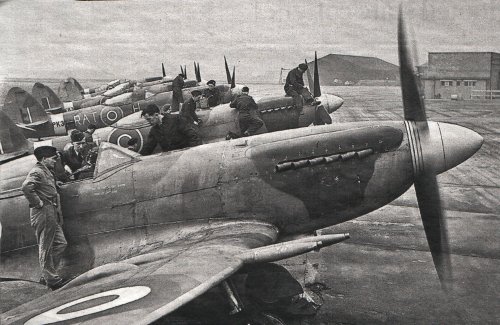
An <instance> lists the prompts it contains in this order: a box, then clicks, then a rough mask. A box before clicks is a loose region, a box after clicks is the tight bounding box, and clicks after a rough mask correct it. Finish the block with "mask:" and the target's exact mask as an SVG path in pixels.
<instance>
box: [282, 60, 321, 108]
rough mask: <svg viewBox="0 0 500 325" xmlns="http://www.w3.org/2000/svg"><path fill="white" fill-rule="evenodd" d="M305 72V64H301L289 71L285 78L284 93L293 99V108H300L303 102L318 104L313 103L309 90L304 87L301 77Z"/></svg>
mask: <svg viewBox="0 0 500 325" xmlns="http://www.w3.org/2000/svg"><path fill="white" fill-rule="evenodd" d="M306 70H307V64H305V63H301V64H299V66H298V67H297V68H294V69H292V70H290V71H289V72H288V75H287V76H286V83H285V93H286V95H287V96H291V97H293V100H294V103H295V106H296V107H298V108H302V106H303V101H305V102H306V103H307V104H311V105H317V104H319V103H318V102H315V101H314V98H313V97H312V95H311V93H310V92H309V90H307V88H305V87H304V79H303V78H302V76H303V74H304V72H306Z"/></svg>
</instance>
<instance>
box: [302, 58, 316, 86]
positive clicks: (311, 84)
mask: <svg viewBox="0 0 500 325" xmlns="http://www.w3.org/2000/svg"><path fill="white" fill-rule="evenodd" d="M304 62H305V63H306V65H307V66H309V64H308V63H307V60H304ZM306 73H307V83H308V84H309V89H311V90H312V89H314V81H313V78H312V76H311V71H310V70H309V69H307V70H306Z"/></svg>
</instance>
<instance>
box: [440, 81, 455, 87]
mask: <svg viewBox="0 0 500 325" xmlns="http://www.w3.org/2000/svg"><path fill="white" fill-rule="evenodd" d="M441 86H444V87H451V86H453V80H441Z"/></svg>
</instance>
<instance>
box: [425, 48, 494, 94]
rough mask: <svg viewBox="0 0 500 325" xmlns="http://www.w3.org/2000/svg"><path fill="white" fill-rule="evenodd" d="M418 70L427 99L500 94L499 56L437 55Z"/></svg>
mask: <svg viewBox="0 0 500 325" xmlns="http://www.w3.org/2000/svg"><path fill="white" fill-rule="evenodd" d="M428 59H429V61H428V62H427V63H426V64H424V65H421V66H419V67H417V70H418V72H419V75H420V79H421V81H422V84H423V87H424V94H425V98H428V99H432V98H443V99H450V98H459V99H470V98H471V95H472V94H474V92H473V91H474V90H476V91H480V92H476V93H484V94H486V91H490V90H500V53H494V52H439V53H438V52H434V53H429V57H428Z"/></svg>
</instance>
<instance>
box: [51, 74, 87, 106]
mask: <svg viewBox="0 0 500 325" xmlns="http://www.w3.org/2000/svg"><path fill="white" fill-rule="evenodd" d="M83 93H84V90H83V87H82V86H81V85H80V83H79V82H78V81H76V80H75V79H74V78H68V79H66V80H62V81H61V83H60V84H59V89H58V90H57V95H58V96H59V98H60V99H61V101H63V102H72V101H75V100H80V99H82V98H83V95H82V94H83Z"/></svg>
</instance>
